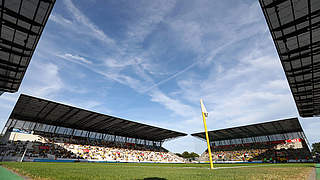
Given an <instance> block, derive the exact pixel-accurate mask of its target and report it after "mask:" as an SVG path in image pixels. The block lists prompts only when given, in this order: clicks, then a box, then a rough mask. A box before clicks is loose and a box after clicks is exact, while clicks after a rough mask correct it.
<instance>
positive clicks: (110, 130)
mask: <svg viewBox="0 0 320 180" xmlns="http://www.w3.org/2000/svg"><path fill="white" fill-rule="evenodd" d="M9 119H16V120H22V121H29V122H36V123H42V124H47V125H54V126H59V127H66V128H72V129H79V130H86V131H91V132H98V133H104V134H110V135H116V136H123V137H130V138H137V139H145V140H151V141H165V140H167V139H172V138H177V137H179V136H186V135H187V134H185V133H180V132H176V131H172V130H168V129H163V128H159V127H155V126H150V125H146V124H142V123H138V122H134V121H129V120H126V119H122V118H118V117H114V116H110V115H105V114H101V113H97V112H93V111H88V110H84V109H81V108H77V107H73V106H69V105H65V104H61V103H57V102H53V101H49V100H45V99H40V98H36V97H32V96H28V95H24V94H21V95H20V97H19V99H18V101H17V103H16V105H15V107H14V109H13V111H12V113H11V115H10V117H9Z"/></svg>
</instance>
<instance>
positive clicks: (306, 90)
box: [259, 0, 320, 117]
mask: <svg viewBox="0 0 320 180" xmlns="http://www.w3.org/2000/svg"><path fill="white" fill-rule="evenodd" d="M259 1H260V5H261V8H262V10H263V13H264V16H265V18H266V21H267V24H268V26H269V30H270V32H271V35H272V38H273V41H274V43H275V46H276V49H277V51H278V54H279V57H280V60H281V63H282V66H283V69H284V71H285V74H286V77H287V79H288V82H289V85H290V89H291V92H292V94H293V97H294V100H295V102H296V105H297V108H298V111H299V114H300V116H302V117H313V116H319V115H320V1H319V0H277V1H275V0H259Z"/></svg>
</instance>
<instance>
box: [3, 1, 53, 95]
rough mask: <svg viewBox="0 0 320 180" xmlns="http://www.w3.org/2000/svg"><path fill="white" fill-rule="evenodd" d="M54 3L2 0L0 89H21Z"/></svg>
mask: <svg viewBox="0 0 320 180" xmlns="http://www.w3.org/2000/svg"><path fill="white" fill-rule="evenodd" d="M54 3H55V0H32V1H31V0H0V8H1V9H0V10H1V14H0V19H1V22H0V91H5V92H16V91H18V89H19V86H20V84H21V81H22V79H23V76H24V74H25V72H26V70H27V67H28V65H29V62H30V60H31V57H32V55H33V52H34V50H35V48H36V46H37V43H38V41H39V39H40V36H41V33H42V31H43V28H44V26H45V24H46V22H47V20H48V17H49V15H50V13H51V10H52V8H53V5H54Z"/></svg>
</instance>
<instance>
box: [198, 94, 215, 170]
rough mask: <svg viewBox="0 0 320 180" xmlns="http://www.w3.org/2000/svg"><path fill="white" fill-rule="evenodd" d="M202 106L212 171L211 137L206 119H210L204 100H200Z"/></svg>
mask: <svg viewBox="0 0 320 180" xmlns="http://www.w3.org/2000/svg"><path fill="white" fill-rule="evenodd" d="M200 106H201V112H202V118H203V125H204V132H205V133H206V139H207V146H208V153H209V159H210V169H213V163H212V156H211V149H210V142H209V135H208V130H207V123H206V118H207V117H208V111H207V109H206V107H205V106H204V104H203V100H202V99H200Z"/></svg>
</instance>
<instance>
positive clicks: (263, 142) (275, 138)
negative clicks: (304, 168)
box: [191, 118, 312, 162]
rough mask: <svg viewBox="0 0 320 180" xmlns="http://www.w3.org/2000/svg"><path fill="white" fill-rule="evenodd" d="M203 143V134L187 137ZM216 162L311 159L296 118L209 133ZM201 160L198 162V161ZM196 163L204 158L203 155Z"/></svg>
mask: <svg viewBox="0 0 320 180" xmlns="http://www.w3.org/2000/svg"><path fill="white" fill-rule="evenodd" d="M191 135H192V136H194V137H197V138H200V139H202V140H204V141H205V133H204V132H200V133H194V134H191ZM209 139H210V144H211V146H212V151H214V153H213V158H214V160H215V161H216V162H265V161H268V162H300V161H303V162H306V161H311V160H312V156H311V153H310V147H309V143H308V140H307V138H306V136H305V134H304V132H303V129H302V127H301V125H300V122H299V120H298V118H290V119H284V120H277V121H270V122H265V123H259V124H252V125H247V126H240V127H233V128H227V129H221V130H214V131H209ZM201 158H202V159H201ZM201 158H200V160H203V161H205V160H206V159H207V158H208V155H207V153H206V152H204V153H203V154H202V156H201Z"/></svg>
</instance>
